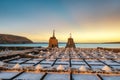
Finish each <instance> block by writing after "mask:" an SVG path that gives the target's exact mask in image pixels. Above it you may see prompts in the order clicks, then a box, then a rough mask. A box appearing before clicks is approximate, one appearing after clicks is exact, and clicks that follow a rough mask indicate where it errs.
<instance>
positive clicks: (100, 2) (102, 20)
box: [0, 0, 120, 43]
mask: <svg viewBox="0 0 120 80" xmlns="http://www.w3.org/2000/svg"><path fill="white" fill-rule="evenodd" d="M53 29H55V30H56V38H57V39H58V40H59V42H66V41H67V38H68V37H69V33H72V37H73V38H74V40H75V42H80V43H85V42H87V43H90V42H99V43H101V42H120V0H0V33H1V34H14V35H19V36H25V37H27V38H29V39H31V40H32V41H34V42H48V40H49V37H51V36H52V30H53Z"/></svg>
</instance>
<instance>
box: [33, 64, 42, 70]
mask: <svg viewBox="0 0 120 80" xmlns="http://www.w3.org/2000/svg"><path fill="white" fill-rule="evenodd" d="M35 69H36V70H38V69H43V67H42V66H41V65H40V64H38V65H37V66H36V67H35Z"/></svg>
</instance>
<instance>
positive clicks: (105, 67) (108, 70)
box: [102, 65, 112, 72]
mask: <svg viewBox="0 0 120 80" xmlns="http://www.w3.org/2000/svg"><path fill="white" fill-rule="evenodd" d="M102 70H104V71H106V72H111V71H112V69H111V68H110V67H109V66H107V65H105V66H104V67H103V68H102Z"/></svg>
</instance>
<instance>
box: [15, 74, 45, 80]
mask: <svg viewBox="0 0 120 80" xmlns="http://www.w3.org/2000/svg"><path fill="white" fill-rule="evenodd" d="M43 75H44V74H42V73H23V74H21V75H20V76H18V77H17V78H15V80H40V79H41V77H42V76H43Z"/></svg>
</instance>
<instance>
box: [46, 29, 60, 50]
mask: <svg viewBox="0 0 120 80" xmlns="http://www.w3.org/2000/svg"><path fill="white" fill-rule="evenodd" d="M48 47H49V48H55V47H58V40H57V39H56V37H55V30H53V36H52V37H50V39H49V46H48Z"/></svg>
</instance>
